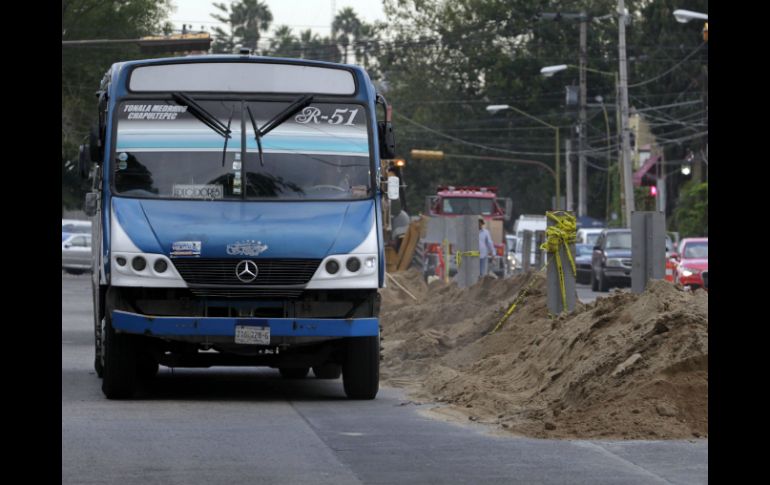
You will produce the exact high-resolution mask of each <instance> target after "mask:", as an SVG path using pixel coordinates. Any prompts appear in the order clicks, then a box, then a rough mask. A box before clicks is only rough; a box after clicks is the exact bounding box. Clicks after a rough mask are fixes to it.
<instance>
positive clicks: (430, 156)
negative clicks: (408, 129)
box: [411, 150, 444, 160]
mask: <svg viewBox="0 0 770 485" xmlns="http://www.w3.org/2000/svg"><path fill="white" fill-rule="evenodd" d="M411 154H412V158H415V159H418V160H443V159H444V152H443V151H441V150H412V151H411Z"/></svg>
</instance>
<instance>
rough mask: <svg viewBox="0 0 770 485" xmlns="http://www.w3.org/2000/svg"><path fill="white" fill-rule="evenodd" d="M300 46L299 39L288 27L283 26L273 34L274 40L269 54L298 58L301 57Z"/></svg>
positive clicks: (271, 42) (271, 41)
mask: <svg viewBox="0 0 770 485" xmlns="http://www.w3.org/2000/svg"><path fill="white" fill-rule="evenodd" d="M298 51H299V46H298V45H297V38H296V37H295V36H294V33H293V32H292V31H291V27H289V26H288V25H281V26H280V27H278V28H276V29H275V31H274V32H273V38H272V39H271V40H270V49H269V53H270V55H271V56H277V57H296V56H298V55H299V52H298Z"/></svg>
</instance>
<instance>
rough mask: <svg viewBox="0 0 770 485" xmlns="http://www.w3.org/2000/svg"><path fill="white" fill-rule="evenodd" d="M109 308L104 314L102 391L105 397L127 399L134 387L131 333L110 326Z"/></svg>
mask: <svg viewBox="0 0 770 485" xmlns="http://www.w3.org/2000/svg"><path fill="white" fill-rule="evenodd" d="M110 314H111V312H110V310H109V309H107V311H106V312H105V314H104V319H105V325H104V348H102V352H104V369H103V373H102V392H103V393H104V395H105V396H106V397H107V399H127V398H130V397H132V396H133V395H134V390H135V389H136V350H135V348H134V342H133V340H132V337H133V336H132V335H125V334H119V333H117V332H115V329H114V328H112V322H111V318H110V316H111V315H110Z"/></svg>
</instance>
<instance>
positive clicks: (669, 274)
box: [665, 258, 676, 283]
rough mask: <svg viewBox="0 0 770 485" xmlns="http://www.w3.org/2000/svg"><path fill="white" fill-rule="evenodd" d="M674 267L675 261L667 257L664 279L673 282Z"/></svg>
mask: <svg viewBox="0 0 770 485" xmlns="http://www.w3.org/2000/svg"><path fill="white" fill-rule="evenodd" d="M675 269H676V262H675V261H674V260H673V259H671V258H668V259H666V276H665V279H666V281H670V282H672V283H673V282H674V270H675Z"/></svg>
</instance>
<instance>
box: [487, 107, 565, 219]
mask: <svg viewBox="0 0 770 485" xmlns="http://www.w3.org/2000/svg"><path fill="white" fill-rule="evenodd" d="M505 109H510V110H513V111H515V112H517V113H519V114H522V115H524V116H526V117H527V118H530V119H532V120H535V121H537V122H538V123H540V124H542V125H545V126H547V127H549V128H552V129H553V130H555V131H556V147H555V152H556V167H555V168H556V204H555V205H556V207H555V209H563V207H562V204H561V183H560V180H559V179H561V161H560V158H559V152H560V150H559V148H560V147H561V145H560V144H559V127H558V126H554V125H552V124H550V123H548V122H546V121H543V120H541V119H540V118H537V117H535V116H532V115H531V114H529V113H527V112H526V111H522V110H520V109H519V108H516V107H515V106H511V105H508V104H490V105H489V106H487V111H488V112H489V113H491V114H495V113H497V112H498V111H502V110H505Z"/></svg>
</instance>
